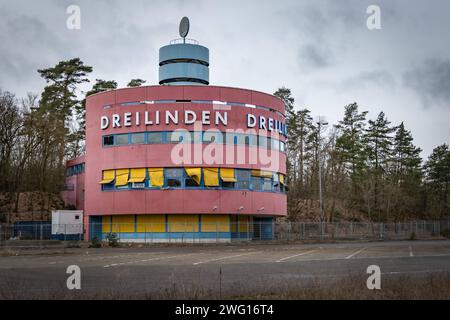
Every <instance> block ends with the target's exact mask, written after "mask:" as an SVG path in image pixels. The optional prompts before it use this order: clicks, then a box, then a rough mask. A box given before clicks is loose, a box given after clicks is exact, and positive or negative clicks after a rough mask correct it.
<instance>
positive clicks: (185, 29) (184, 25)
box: [180, 17, 189, 39]
mask: <svg viewBox="0 0 450 320" xmlns="http://www.w3.org/2000/svg"><path fill="white" fill-rule="evenodd" d="M188 33H189V18H188V17H183V18H182V19H181V21H180V37H182V38H183V39H184V38H186V36H187V35H188Z"/></svg>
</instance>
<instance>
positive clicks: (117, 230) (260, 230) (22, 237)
mask: <svg viewBox="0 0 450 320" xmlns="http://www.w3.org/2000/svg"><path fill="white" fill-rule="evenodd" d="M446 229H450V220H444V221H410V222H401V223H381V222H380V223H370V222H332V223H331V222H288V221H285V222H269V223H267V222H259V221H254V222H252V223H241V224H239V223H237V224H235V223H231V224H228V223H227V224H220V223H217V224H215V223H214V224H205V223H204V224H202V225H200V226H199V225H198V224H196V223H184V224H170V225H167V224H164V223H161V224H158V223H149V224H140V225H135V224H125V223H116V224H114V223H113V224H111V225H109V226H108V227H105V226H104V225H102V224H90V225H88V226H84V227H83V226H82V225H80V224H77V225H67V224H58V225H55V224H53V225H52V224H51V223H50V222H39V223H33V224H22V223H21V224H13V225H0V246H23V247H27V246H30V247H32V246H46V245H51V244H61V243H66V242H70V243H74V242H75V243H81V242H82V241H84V240H87V235H90V236H89V237H90V241H92V239H93V238H94V237H95V238H96V240H98V241H99V242H105V243H111V242H117V243H130V242H136V243H208V242H217V243H219V242H242V241H255V240H257V241H258V240H261V241H279V242H288V241H303V240H324V241H329V240H402V239H403V240H407V239H411V240H412V239H429V238H435V237H439V236H440V235H441V232H442V231H443V230H446Z"/></svg>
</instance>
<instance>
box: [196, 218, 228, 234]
mask: <svg viewBox="0 0 450 320" xmlns="http://www.w3.org/2000/svg"><path fill="white" fill-rule="evenodd" d="M202 232H230V216H228V215H226V214H223V215H218V214H214V215H209V214H203V215H202Z"/></svg>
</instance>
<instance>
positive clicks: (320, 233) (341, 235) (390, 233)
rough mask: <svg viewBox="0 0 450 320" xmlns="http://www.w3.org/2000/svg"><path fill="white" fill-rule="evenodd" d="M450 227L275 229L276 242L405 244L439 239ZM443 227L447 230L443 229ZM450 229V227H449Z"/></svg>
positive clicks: (297, 225) (294, 225)
mask: <svg viewBox="0 0 450 320" xmlns="http://www.w3.org/2000/svg"><path fill="white" fill-rule="evenodd" d="M446 225H449V223H448V222H447V223H445V222H444V223H443V222H440V221H410V222H400V223H383V222H379V223H369V222H332V223H331V222H290V223H281V224H276V225H275V235H276V239H277V240H287V241H292V240H308V239H320V240H326V239H336V240H347V239H348V240H352V239H355V240H406V239H412V240H413V239H427V238H433V237H437V236H440V234H441V230H443V229H445V226H446ZM443 226H444V228H442V227H443ZM447 228H448V227H447Z"/></svg>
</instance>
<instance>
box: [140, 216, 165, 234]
mask: <svg viewBox="0 0 450 320" xmlns="http://www.w3.org/2000/svg"><path fill="white" fill-rule="evenodd" d="M137 232H166V216H165V215H163V214H155V215H147V214H145V215H140V214H138V215H137Z"/></svg>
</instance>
